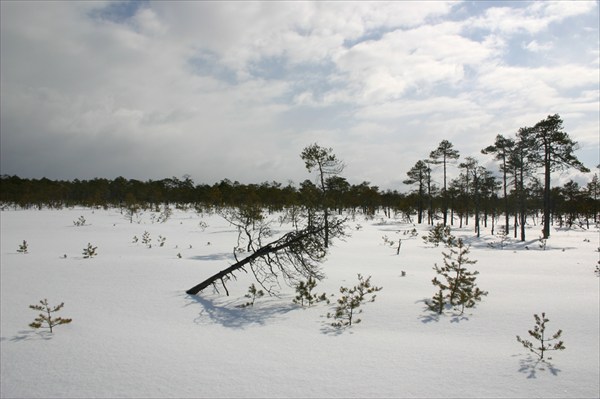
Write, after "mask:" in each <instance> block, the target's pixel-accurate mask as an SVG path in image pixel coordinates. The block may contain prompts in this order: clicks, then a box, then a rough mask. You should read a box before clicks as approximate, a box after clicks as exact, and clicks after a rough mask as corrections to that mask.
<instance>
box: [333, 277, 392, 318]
mask: <svg viewBox="0 0 600 399" xmlns="http://www.w3.org/2000/svg"><path fill="white" fill-rule="evenodd" d="M381 290H382V287H375V286H372V285H371V276H369V277H367V279H366V280H365V279H363V276H362V275H361V274H360V273H359V274H358V285H355V286H354V287H352V288H348V287H340V293H341V294H342V296H341V297H340V298H339V299H338V300H337V303H338V304H337V306H336V308H335V312H334V313H327V317H328V318H332V319H334V320H335V321H334V322H333V323H331V325H332V326H333V327H335V328H343V327H351V326H352V323H354V324H358V323H360V322H361V320H360V319H357V318H355V316H356V315H357V314H360V313H362V309H360V310H359V309H358V308H359V307H360V306H361V305H363V304H364V303H365V302H375V297H376V295H375V294H373V293H374V292H377V291H381ZM369 295H371V297H370V298H368V296H369Z"/></svg>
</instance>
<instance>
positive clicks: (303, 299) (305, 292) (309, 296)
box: [292, 277, 329, 307]
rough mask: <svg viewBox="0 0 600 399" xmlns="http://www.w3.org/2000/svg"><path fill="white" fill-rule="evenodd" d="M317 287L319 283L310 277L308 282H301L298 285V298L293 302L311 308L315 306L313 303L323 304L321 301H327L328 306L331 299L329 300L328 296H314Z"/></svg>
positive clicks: (323, 294)
mask: <svg viewBox="0 0 600 399" xmlns="http://www.w3.org/2000/svg"><path fill="white" fill-rule="evenodd" d="M316 286H317V281H316V280H315V279H314V278H312V277H309V278H308V280H307V281H306V282H304V281H301V282H299V283H298V285H296V294H297V295H296V297H295V298H294V299H293V300H292V302H294V303H295V304H298V305H300V306H302V307H304V304H306V305H307V306H308V307H311V306H312V305H313V303H317V302H321V301H325V302H327V304H329V299H327V294H325V293H322V294H321V295H319V294H313V293H312V290H313V289H314V288H315V287H316Z"/></svg>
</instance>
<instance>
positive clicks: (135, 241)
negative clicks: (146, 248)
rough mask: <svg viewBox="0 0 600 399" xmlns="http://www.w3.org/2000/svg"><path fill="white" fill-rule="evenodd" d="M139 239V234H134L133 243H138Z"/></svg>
mask: <svg viewBox="0 0 600 399" xmlns="http://www.w3.org/2000/svg"><path fill="white" fill-rule="evenodd" d="M139 240H140V239H139V238H138V237H137V236H133V239H132V240H131V242H132V243H134V244H137V242H138V241H139Z"/></svg>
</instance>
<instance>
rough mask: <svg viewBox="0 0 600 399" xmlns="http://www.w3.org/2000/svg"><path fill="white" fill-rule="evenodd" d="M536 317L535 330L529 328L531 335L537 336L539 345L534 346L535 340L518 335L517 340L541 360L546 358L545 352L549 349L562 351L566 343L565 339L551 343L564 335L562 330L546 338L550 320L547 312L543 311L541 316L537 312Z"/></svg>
mask: <svg viewBox="0 0 600 399" xmlns="http://www.w3.org/2000/svg"><path fill="white" fill-rule="evenodd" d="M533 317H534V318H535V326H534V327H533V330H529V331H528V332H529V335H531V336H532V337H533V338H535V339H536V340H537V341H538V343H539V346H537V347H534V345H536V344H534V343H533V342H531V341H528V340H526V339H522V338H521V337H519V336H518V335H517V341H519V342H520V343H521V344H522V345H523V346H524V347H525V348H527V349H529V351H531V352H533V353H535V354H536V355H537V356H538V357H539V358H540V360H544V352H547V351H562V350H564V349H565V345H564V343H563V341H560V340H559V341H558V342H556V343H555V344H551V343H550V341H556V340H558V339H559V338H560V336H561V335H562V330H558V331H557V332H555V333H554V334H553V335H552V338H546V337H545V336H544V334H545V333H546V322H548V321H550V320H549V319H547V318H546V314H545V313H543V312H542V317H539V316H538V315H537V314H534V315H533ZM548 360H552V358H548Z"/></svg>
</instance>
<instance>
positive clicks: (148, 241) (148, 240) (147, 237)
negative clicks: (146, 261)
mask: <svg viewBox="0 0 600 399" xmlns="http://www.w3.org/2000/svg"><path fill="white" fill-rule="evenodd" d="M151 242H152V239H151V238H150V233H148V232H147V231H144V234H142V244H144V245H146V246H147V247H148V248H152V244H151Z"/></svg>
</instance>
